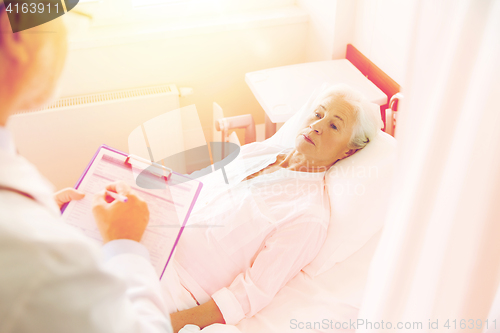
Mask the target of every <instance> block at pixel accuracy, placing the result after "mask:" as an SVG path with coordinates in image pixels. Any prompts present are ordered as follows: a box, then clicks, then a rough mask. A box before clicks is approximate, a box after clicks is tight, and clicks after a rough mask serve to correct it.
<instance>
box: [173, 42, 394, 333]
mask: <svg viewBox="0 0 500 333" xmlns="http://www.w3.org/2000/svg"><path fill="white" fill-rule="evenodd" d="M347 55H348V59H349V58H351V59H349V60H350V61H352V62H353V63H354V64H355V65H356V67H358V68H361V69H362V72H363V74H364V75H366V76H367V77H369V78H370V77H375V79H374V80H373V81H374V83H376V85H377V86H378V87H379V88H380V89H381V90H383V91H384V92H386V94H388V96H392V98H391V99H390V101H389V103H388V104H387V105H384V106H382V107H381V118H383V119H384V120H385V127H384V131H382V130H380V131H379V133H378V135H377V136H376V137H375V138H374V139H373V140H372V141H371V142H370V143H369V144H368V145H367V146H366V147H365V148H364V149H362V150H361V151H359V152H357V153H356V154H354V155H353V156H351V157H349V158H348V159H345V160H342V161H340V162H338V163H337V164H335V166H334V167H332V169H330V170H329V171H328V173H327V174H326V184H327V185H326V186H327V192H328V195H329V197H330V205H331V216H330V225H329V229H328V235H327V239H326V241H325V244H324V245H323V247H322V249H321V251H320V253H319V254H318V256H317V257H316V258H315V259H314V260H313V261H312V262H311V263H310V264H309V265H308V266H306V267H305V268H304V269H303V270H302V271H301V272H300V273H299V274H298V275H297V276H295V277H294V278H293V279H292V280H291V281H289V282H288V283H287V284H286V286H285V287H284V288H283V289H282V290H280V291H279V292H278V294H277V295H276V297H275V298H274V299H273V301H272V302H271V303H270V304H269V305H268V306H267V307H265V308H264V309H263V310H261V311H260V312H259V313H257V314H256V315H255V316H253V317H252V318H247V319H243V320H242V321H241V322H240V323H239V324H237V325H236V326H230V325H220V324H216V325H211V326H209V327H207V328H205V329H203V330H202V332H222V333H223V332H236V333H238V332H241V333H255V332H269V333H273V332H275V333H283V332H297V331H301V332H331V331H339V332H354V331H355V328H356V325H355V323H356V320H357V319H358V312H359V309H360V307H361V304H362V300H363V291H364V287H365V284H366V279H367V275H368V270H369V267H370V261H371V258H372V256H373V254H374V252H375V250H376V247H377V244H378V240H379V237H380V234H381V231H382V227H383V224H384V219H385V214H386V208H387V206H388V202H389V200H390V191H391V178H392V174H393V165H394V162H395V157H396V140H395V139H394V138H393V137H392V135H393V134H394V126H395V121H394V120H395V117H394V114H395V110H397V104H398V100H399V99H400V98H401V95H396V94H397V93H398V92H399V85H397V84H396V83H395V82H394V81H392V79H390V78H389V77H388V76H387V75H386V74H385V73H383V72H382V71H381V70H380V69H378V67H376V66H375V65H374V64H373V63H371V62H370V61H369V60H368V59H367V58H366V57H364V56H363V55H362V54H361V53H359V51H357V50H356V49H354V48H353V47H352V46H350V47H348V52H347ZM319 90H321V89H318V91H316V92H315V93H313V95H312V96H311V97H310V98H309V100H308V101H307V103H306V104H305V105H304V106H303V107H302V108H301V109H300V110H299V112H298V113H297V114H296V115H294V116H293V117H292V118H291V119H290V120H288V121H287V122H286V123H285V124H284V125H283V127H282V128H281V129H280V130H279V131H278V132H277V133H276V134H275V135H274V136H272V137H271V138H270V139H268V140H267V141H268V142H269V143H272V144H280V145H283V146H292V145H293V143H294V139H295V135H296V133H297V130H298V129H299V126H300V123H301V116H300V115H301V113H302V114H303V113H304V112H305V111H307V110H309V107H310V105H311V104H312V102H313V100H314V99H315V97H316V96H317V95H318V94H319ZM245 117H247V118H245ZM245 119H246V120H248V116H239V117H238V118H226V119H224V118H219V119H216V126H215V128H218V129H222V130H223V131H224V135H223V137H225V138H226V140H230V134H229V133H230V130H231V128H232V127H234V128H248V127H249V125H248V122H246V120H245ZM250 127H251V126H250ZM250 133H251V134H250V135H247V136H246V137H247V138H249V137H250V138H252V137H253V135H254V131H253V130H250ZM233 140H234V135H233ZM198 331H199V329H198V328H197V327H192V326H190V327H186V328H185V329H184V331H183V332H186V333H187V332H198Z"/></svg>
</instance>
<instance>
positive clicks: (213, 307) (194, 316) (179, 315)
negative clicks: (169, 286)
mask: <svg viewBox="0 0 500 333" xmlns="http://www.w3.org/2000/svg"><path fill="white" fill-rule="evenodd" d="M170 322H171V323H172V327H173V329H174V333H177V332H179V331H180V329H181V328H183V327H184V326H185V325H187V324H193V325H196V326H199V327H200V328H204V327H206V326H208V325H212V324H225V323H226V322H225V321H224V317H223V316H222V313H221V312H220V310H219V307H218V306H217V304H216V303H215V301H214V300H213V299H211V300H210V301H208V302H206V303H204V304H202V305H198V306H195V307H194V308H191V309H188V310H184V311H179V312H175V313H172V314H170Z"/></svg>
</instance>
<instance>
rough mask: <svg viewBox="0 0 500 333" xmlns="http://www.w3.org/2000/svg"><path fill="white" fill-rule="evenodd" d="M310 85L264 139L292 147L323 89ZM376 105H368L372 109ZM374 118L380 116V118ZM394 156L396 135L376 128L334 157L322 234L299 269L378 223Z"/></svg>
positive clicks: (334, 258)
mask: <svg viewBox="0 0 500 333" xmlns="http://www.w3.org/2000/svg"><path fill="white" fill-rule="evenodd" d="M327 88H328V87H327V85H325V84H324V85H323V86H322V87H320V88H318V89H316V90H315V91H314V93H313V94H312V95H311V97H310V98H309V100H308V101H307V102H306V104H305V105H304V106H303V107H302V108H301V109H300V110H299V111H298V112H297V113H296V114H295V115H294V116H293V117H292V118H290V119H289V120H288V121H287V122H286V123H285V124H284V125H283V126H282V127H281V128H280V130H279V131H278V132H277V133H276V134H275V135H274V136H272V137H271V138H269V139H268V140H267V141H266V142H268V143H270V144H276V145H281V146H285V147H293V146H294V145H295V138H296V135H297V132H298V131H299V129H300V128H301V126H302V124H303V122H304V119H305V117H307V115H308V114H309V112H310V111H311V107H312V106H313V105H315V102H316V101H315V100H316V98H317V97H318V96H319V95H321V93H322V92H323V91H324V90H325V89H327ZM378 110H379V109H378V107H376V108H375V109H373V110H371V111H372V112H376V113H377V114H378V116H377V117H378V118H379V119H380V112H379V111H378ZM380 122H382V120H381V119H380ZM395 158H396V140H395V139H394V138H393V137H392V136H390V135H388V134H387V133H384V132H382V131H380V130H379V132H378V133H377V135H376V136H375V137H373V138H371V139H370V142H369V143H368V144H367V145H366V147H365V148H363V149H361V150H359V151H357V152H356V153H355V154H354V155H352V156H350V157H349V158H346V159H344V160H342V161H339V162H337V163H336V164H335V165H334V166H333V167H332V168H331V169H330V170H329V171H328V172H327V173H326V175H325V183H326V187H327V192H328V195H329V198H330V206H331V215H330V224H329V228H328V236H327V239H326V241H325V244H324V245H323V247H322V248H321V250H320V252H319V254H318V255H317V257H316V258H315V259H314V260H313V261H312V262H311V263H310V264H309V265H308V266H307V267H305V268H304V271H305V272H306V273H308V274H309V275H311V276H316V275H318V274H321V273H323V272H325V271H327V270H328V269H330V268H331V267H333V265H335V263H337V262H341V261H343V260H345V259H346V258H348V257H349V256H350V255H352V254H353V253H354V252H356V251H357V250H358V249H360V248H361V247H362V246H363V245H364V244H365V243H367V242H368V240H369V239H370V238H371V237H372V236H373V235H374V234H375V233H376V232H377V231H379V230H380V229H381V228H382V226H383V223H384V220H385V215H386V210H387V206H388V203H389V195H390V189H391V180H392V174H393V168H394V162H395Z"/></svg>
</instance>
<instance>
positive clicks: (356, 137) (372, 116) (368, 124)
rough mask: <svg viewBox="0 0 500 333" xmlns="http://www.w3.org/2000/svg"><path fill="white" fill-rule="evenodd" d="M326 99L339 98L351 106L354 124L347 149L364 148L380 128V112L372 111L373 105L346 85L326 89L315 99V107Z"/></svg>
mask: <svg viewBox="0 0 500 333" xmlns="http://www.w3.org/2000/svg"><path fill="white" fill-rule="evenodd" d="M328 97H339V98H342V99H343V100H344V101H346V102H347V103H348V104H349V105H351V107H352V110H353V112H354V115H355V117H356V122H355V123H354V128H353V131H352V135H351V140H350V141H349V144H348V146H347V147H348V148H349V149H361V148H364V147H365V146H366V145H367V144H368V142H370V139H371V138H373V137H374V136H375V135H376V134H377V132H378V130H379V129H380V128H381V127H382V126H381V125H382V124H381V123H382V120H381V119H380V113H379V112H380V110H379V109H378V108H377V110H374V109H373V108H374V105H373V104H372V103H369V102H368V101H367V100H366V98H365V97H364V96H363V94H361V93H360V92H359V91H357V90H355V89H353V88H351V87H350V86H348V85H347V84H337V85H334V86H331V87H329V88H327V89H326V90H325V91H323V92H322V93H321V94H320V95H319V96H318V98H317V99H316V103H315V106H317V105H318V104H319V103H321V101H323V100H324V99H325V98H328Z"/></svg>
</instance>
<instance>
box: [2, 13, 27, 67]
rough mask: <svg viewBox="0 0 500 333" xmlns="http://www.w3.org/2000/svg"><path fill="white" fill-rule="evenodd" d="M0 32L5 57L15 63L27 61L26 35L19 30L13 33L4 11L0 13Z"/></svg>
mask: <svg viewBox="0 0 500 333" xmlns="http://www.w3.org/2000/svg"><path fill="white" fill-rule="evenodd" d="M0 15H1V16H2V17H1V19H0V32H1V33H2V36H1V43H2V51H3V53H4V55H5V56H6V57H7V58H10V59H11V60H12V61H13V62H14V63H16V64H25V63H27V62H28V61H29V50H28V45H27V41H26V35H25V34H22V33H20V32H17V33H13V32H12V28H11V27H10V24H9V18H8V16H7V13H5V11H4V12H3V13H0Z"/></svg>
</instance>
